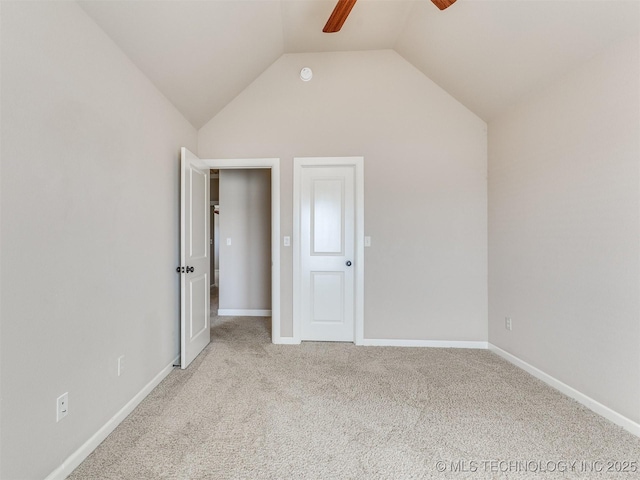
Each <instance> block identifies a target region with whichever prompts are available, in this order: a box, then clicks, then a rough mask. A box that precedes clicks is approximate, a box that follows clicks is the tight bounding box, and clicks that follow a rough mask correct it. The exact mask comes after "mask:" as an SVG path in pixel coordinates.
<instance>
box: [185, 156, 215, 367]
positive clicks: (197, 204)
mask: <svg viewBox="0 0 640 480" xmlns="http://www.w3.org/2000/svg"><path fill="white" fill-rule="evenodd" d="M180 171H181V174H180V186H181V189H180V266H181V267H183V271H182V272H181V273H180V366H181V367H182V368H183V369H184V368H187V366H188V365H189V364H190V363H191V362H192V361H193V359H194V358H196V357H197V356H198V354H199V353H200V352H201V351H202V350H203V349H204V347H206V346H207V345H208V344H209V342H210V341H211V334H210V331H209V283H210V280H209V276H210V272H209V268H210V261H209V254H210V249H209V235H210V229H209V169H208V168H206V167H204V168H203V167H200V166H199V162H198V157H196V156H195V155H194V154H193V153H191V152H190V151H189V150H187V149H186V148H183V149H182V151H181V170H180Z"/></svg>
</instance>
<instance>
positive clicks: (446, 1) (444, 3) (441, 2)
mask: <svg viewBox="0 0 640 480" xmlns="http://www.w3.org/2000/svg"><path fill="white" fill-rule="evenodd" d="M431 1H432V2H433V4H434V5H435V6H436V7H438V8H439V9H440V10H444V9H445V8H447V7H450V6H451V5H453V4H454V3H456V0H431Z"/></svg>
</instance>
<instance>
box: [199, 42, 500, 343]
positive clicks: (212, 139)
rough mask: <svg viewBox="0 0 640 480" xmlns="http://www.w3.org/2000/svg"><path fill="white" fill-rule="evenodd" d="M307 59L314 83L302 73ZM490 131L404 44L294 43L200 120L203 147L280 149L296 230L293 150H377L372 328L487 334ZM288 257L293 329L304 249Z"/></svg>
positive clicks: (371, 177)
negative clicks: (296, 263) (303, 46)
mask: <svg viewBox="0 0 640 480" xmlns="http://www.w3.org/2000/svg"><path fill="white" fill-rule="evenodd" d="M304 66H310V67H312V68H313V70H314V77H313V80H312V81H311V82H302V81H301V80H300V69H301V68H302V67H304ZM486 135H487V133H486V124H485V123H484V122H483V121H482V120H480V119H479V118H478V117H476V116H475V115H474V114H472V113H471V112H470V111H469V110H467V109H466V108H465V107H463V106H462V105H461V104H460V103H458V102H457V101H456V100H454V99H453V98H452V97H451V96H450V95H448V94H447V93H446V92H445V91H444V90H442V89H441V88H440V87H438V86H437V85H435V84H434V83H433V82H431V81H430V80H429V79H428V78H426V77H425V76H424V75H423V74H422V73H420V72H419V71H418V70H416V69H415V68H414V67H413V66H411V65H410V64H409V63H407V62H406V61H405V60H403V59H402V58H401V57H400V56H399V55H398V54H396V53H395V52H393V51H389V50H384V51H371V52H342V53H318V54H291V55H284V56H283V57H281V58H280V59H279V60H278V61H277V62H275V63H274V64H273V65H272V66H271V67H270V68H269V69H267V71H265V72H264V73H263V74H262V75H261V76H260V77H259V78H258V79H257V80H256V81H255V82H254V83H253V84H252V85H250V86H249V87H248V88H247V89H246V90H244V91H243V92H242V93H241V94H240V95H239V96H238V97H236V99H235V100H234V101H233V102H231V103H230V104H229V105H227V107H226V108H225V109H224V110H223V111H222V112H221V113H220V114H218V115H217V116H216V117H215V118H213V119H212V120H211V121H210V122H209V123H208V124H207V125H205V126H204V127H202V129H200V131H199V138H198V149H199V150H198V152H199V155H200V156H201V157H202V158H253V157H277V158H280V159H281V178H280V181H281V232H282V235H283V236H285V235H289V236H291V235H292V228H293V204H292V197H293V158H294V157H297V156H301V157H302V156H349V155H352V156H364V159H365V167H364V169H365V230H366V234H367V235H370V236H371V237H372V246H371V247H370V248H367V249H365V256H366V266H365V324H364V329H365V332H364V333H365V337H366V338H382V339H426V340H469V341H486V340H487V290H486V289H487V249H486V245H487V229H486V217H487V211H486V208H487V204H486V200H487V196H486V173H487V172H486V167H487V164H486V155H487V151H486V147H487V144H486V139H487V137H486ZM222 215H225V213H224V211H223V213H222ZM223 221H224V219H223V218H221V222H223ZM221 248H224V247H221ZM221 255H222V253H221ZM281 255H282V262H281V275H282V283H281V292H282V293H281V300H282V305H281V307H282V327H281V334H282V336H285V337H286V336H291V334H292V288H293V287H292V270H293V263H292V262H293V258H292V249H291V248H286V247H284V248H283V249H282V253H281Z"/></svg>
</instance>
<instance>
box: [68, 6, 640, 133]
mask: <svg viewBox="0 0 640 480" xmlns="http://www.w3.org/2000/svg"><path fill="white" fill-rule="evenodd" d="M79 3H80V5H81V6H82V7H83V8H84V10H85V11H86V12H87V13H88V14H89V15H90V16H91V17H92V18H93V19H94V20H95V22H96V23H97V24H98V25H99V26H100V27H101V28H102V29H103V30H104V31H105V32H106V33H107V34H108V35H109V36H110V37H111V38H112V39H113V40H114V42H115V43H116V44H117V45H118V46H119V47H120V48H121V49H122V50H123V51H124V52H125V53H126V54H127V55H128V56H129V57H130V58H131V60H132V61H133V62H134V63H135V64H136V65H137V66H138V67H139V68H140V69H141V70H142V71H143V72H144V73H145V74H146V75H147V76H148V77H149V79H150V80H151V81H152V82H153V83H154V84H155V85H156V86H157V87H158V89H159V90H160V91H161V92H163V93H164V95H165V96H166V97H167V98H168V99H169V100H170V101H171V102H172V103H173V104H174V105H175V106H176V107H177V108H178V110H180V111H181V112H182V113H183V115H184V116H185V117H186V118H187V119H188V120H189V121H190V122H191V123H192V124H193V125H194V126H195V127H196V128H200V127H201V126H202V125H204V124H205V123H206V122H207V121H208V120H210V119H211V118H212V117H214V116H215V115H216V114H217V113H218V112H219V111H220V110H221V109H222V108H223V107H224V106H225V105H226V104H227V103H229V102H230V101H231V100H232V99H233V98H234V97H235V96H236V95H238V94H239V93H240V92H241V91H242V90H244V88H246V87H247V86H248V85H249V84H250V83H251V82H252V81H253V80H255V79H256V78H257V77H258V76H259V75H260V74H261V73H262V72H263V71H264V70H265V69H266V68H267V67H269V65H271V64H272V63H273V62H274V61H275V60H276V59H278V58H279V57H280V56H281V55H282V54H283V53H301V52H320V51H325V52H326V51H348V50H376V49H395V50H396V51H397V52H398V53H399V54H400V55H402V56H403V57H404V58H405V59H407V60H408V61H409V62H411V63H412V64H413V65H414V66H416V67H417V68H418V69H420V70H421V71H422V72H423V73H424V74H425V75H427V76H428V77H429V78H431V79H432V80H433V81H435V82H436V83H438V84H439V85H440V86H441V87H443V88H444V89H445V90H447V91H448V92H449V93H450V94H451V95H453V96H454V97H455V98H457V99H458V100H459V101H460V102H461V103H463V104H464V105H466V106H467V107H468V108H469V109H470V110H472V111H473V112H475V113H476V114H477V115H479V116H480V117H481V118H483V119H485V120H490V119H491V118H492V117H494V116H495V115H496V114H498V113H499V112H500V111H502V110H504V109H505V108H507V107H509V106H510V105H511V104H513V102H515V101H517V100H518V99H519V98H521V97H522V96H524V95H526V94H527V93H528V92H530V91H531V90H533V89H536V88H541V87H543V86H544V85H546V84H548V83H550V82H552V81H553V80H554V79H556V78H558V77H559V76H561V75H563V74H565V73H566V72H568V71H570V70H571V69H573V68H575V67H576V66H577V65H579V64H580V63H583V62H585V61H586V60H588V59H589V58H591V57H592V56H594V55H596V54H597V53H598V52H600V51H602V50H603V49H605V48H606V47H607V46H608V45H611V44H613V43H615V42H617V41H621V40H622V39H624V38H627V37H629V36H631V35H634V34H638V32H639V31H640V2H639V1H638V0H458V2H457V3H456V4H454V5H453V6H451V7H450V8H448V9H447V10H445V11H440V10H438V9H437V8H436V7H435V6H434V5H433V4H432V3H431V1H429V0H358V2H357V3H356V5H355V7H354V8H353V10H352V12H351V14H350V16H349V18H348V19H347V22H346V23H345V25H344V27H343V29H342V31H341V32H339V33H337V34H324V33H322V27H323V26H324V23H325V22H326V20H327V18H328V17H329V15H330V13H331V11H332V9H333V7H334V5H335V0H172V1H167V0H145V1H140V0H137V1H136V0H86V1H80V2H79Z"/></svg>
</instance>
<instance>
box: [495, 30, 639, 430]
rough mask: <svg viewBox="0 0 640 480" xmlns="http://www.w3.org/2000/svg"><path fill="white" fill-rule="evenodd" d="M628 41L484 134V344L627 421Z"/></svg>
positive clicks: (634, 340)
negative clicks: (486, 251)
mask: <svg viewBox="0 0 640 480" xmlns="http://www.w3.org/2000/svg"><path fill="white" fill-rule="evenodd" d="M639 44H640V42H639V39H638V38H634V39H631V40H630V41H628V42H625V43H623V44H621V45H619V46H617V47H616V48H614V49H612V50H610V51H607V52H605V53H603V54H602V55H600V56H598V57H596V58H594V59H593V60H591V61H590V62H589V63H587V64H586V65H584V66H583V67H581V68H580V69H578V70H577V71H575V72H573V73H572V74H571V75H569V76H567V77H566V78H562V79H560V80H559V81H558V82H556V83H555V84H554V85H552V86H550V87H549V88H547V89H545V90H543V91H541V92H539V93H537V94H535V95H532V96H531V97H530V98H528V99H526V100H525V101H523V102H522V103H521V104H520V105H519V106H517V107H515V108H513V109H512V110H511V111H510V112H508V113H506V114H505V115H503V116H501V117H500V118H498V119H496V120H495V121H493V122H491V124H490V125H489V240H490V241H489V340H490V341H491V343H493V344H495V345H496V346H498V347H500V348H502V349H503V350H506V351H507V352H509V353H511V354H513V355H515V356H517V357H519V358H520V359H522V360H524V361H526V362H528V363H529V364H531V365H533V366H534V367H537V368H538V369H540V370H542V371H543V372H545V373H547V374H549V375H551V376H553V377H555V378H556V379H558V380H560V381H561V382H564V383H565V384H567V385H569V386H570V387H573V388H575V389H577V390H578V391H580V392H582V393H583V394H586V395H588V396H589V397H591V398H593V399H595V400H596V401H598V402H600V403H602V404H604V405H605V406H607V407H609V408H611V409H612V410H614V411H616V412H618V413H620V414H622V415H624V416H626V417H627V418H629V419H631V420H634V421H636V422H638V421H639V420H640V322H639V320H638V319H639V318H640V298H639V294H638V292H639V291H640V281H639V278H640V262H639V259H640V246H639V245H638V238H640V222H639V208H638V199H639V198H640V185H639V182H640V178H639V174H638V162H639V158H640V145H639V142H638V134H639V133H638V132H640V109H639V105H640V92H639V89H638V78H640V65H639V63H640V62H639V58H640V48H639ZM505 316H510V317H511V318H512V322H513V330H512V331H510V332H508V331H507V330H505V328H504V318H505Z"/></svg>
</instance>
